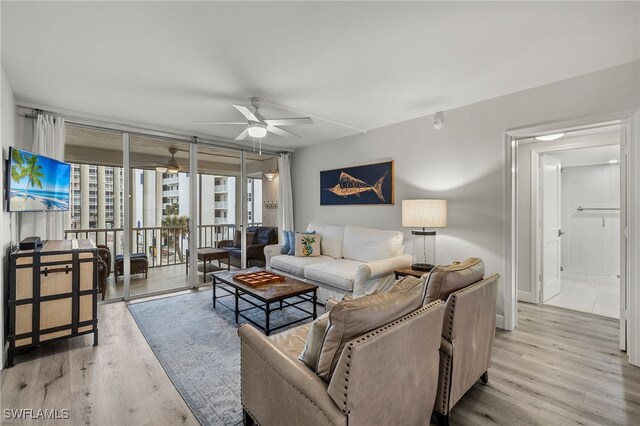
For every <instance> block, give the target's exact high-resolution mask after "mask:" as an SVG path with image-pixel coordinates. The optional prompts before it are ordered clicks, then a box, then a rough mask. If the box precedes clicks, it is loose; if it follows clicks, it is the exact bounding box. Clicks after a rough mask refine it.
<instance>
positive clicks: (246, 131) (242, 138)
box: [235, 129, 249, 141]
mask: <svg viewBox="0 0 640 426" xmlns="http://www.w3.org/2000/svg"><path fill="white" fill-rule="evenodd" d="M248 134H249V129H244V131H243V132H242V133H240V134H239V135H238V136H236V139H235V140H237V141H242V140H244V139H245V138H246V137H247V135H248Z"/></svg>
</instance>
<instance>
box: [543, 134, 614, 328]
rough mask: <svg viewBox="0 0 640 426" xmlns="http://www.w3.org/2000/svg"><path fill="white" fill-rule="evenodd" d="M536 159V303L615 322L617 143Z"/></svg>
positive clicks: (567, 151) (566, 151)
mask: <svg viewBox="0 0 640 426" xmlns="http://www.w3.org/2000/svg"><path fill="white" fill-rule="evenodd" d="M612 136H613V137H615V136H616V135H612ZM540 160H541V161H540V164H541V165H542V167H541V172H540V174H539V178H540V182H539V185H538V187H539V188H540V192H541V194H540V196H539V200H540V201H541V203H540V204H541V206H540V212H541V215H540V216H541V217H540V220H541V221H542V226H541V229H542V233H543V235H542V237H541V238H542V247H541V249H542V256H541V259H540V261H541V262H542V264H541V269H542V274H543V278H546V279H545V280H544V281H542V282H541V291H540V302H541V303H545V304H548V305H553V306H558V307H561V308H565V309H572V310H576V311H581V312H587V313H591V314H596V315H602V316H606V317H609V318H620V145H618V144H616V145H604V146H596V147H589V148H575V149H568V150H564V151H557V152H552V153H550V154H546V153H545V154H541V159H540ZM558 219H559V220H558Z"/></svg>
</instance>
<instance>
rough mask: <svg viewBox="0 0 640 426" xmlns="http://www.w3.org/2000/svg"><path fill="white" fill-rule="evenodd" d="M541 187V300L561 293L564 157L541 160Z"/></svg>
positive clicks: (543, 300)
mask: <svg viewBox="0 0 640 426" xmlns="http://www.w3.org/2000/svg"><path fill="white" fill-rule="evenodd" d="M540 168H541V173H540V190H541V192H542V193H541V197H540V199H541V200H542V203H541V204H542V205H541V206H540V207H541V213H542V215H541V216H542V221H541V222H542V223H541V226H542V265H541V266H542V268H541V271H542V273H541V275H542V276H541V284H542V289H541V292H540V297H541V302H545V301H547V300H549V299H551V298H552V297H554V296H557V295H558V294H560V256H561V253H562V250H561V248H562V246H561V235H562V231H561V229H560V222H561V221H560V217H561V203H560V182H561V178H562V168H561V165H560V160H558V159H557V158H553V157H551V156H549V155H546V154H545V155H542V157H541V162H540Z"/></svg>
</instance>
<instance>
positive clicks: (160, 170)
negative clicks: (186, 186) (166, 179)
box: [156, 166, 169, 173]
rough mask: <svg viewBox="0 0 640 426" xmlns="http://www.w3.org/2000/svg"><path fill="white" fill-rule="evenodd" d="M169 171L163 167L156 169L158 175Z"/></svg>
mask: <svg viewBox="0 0 640 426" xmlns="http://www.w3.org/2000/svg"><path fill="white" fill-rule="evenodd" d="M168 171H169V169H167V168H166V167H163V166H158V167H156V172H158V173H167V172H168Z"/></svg>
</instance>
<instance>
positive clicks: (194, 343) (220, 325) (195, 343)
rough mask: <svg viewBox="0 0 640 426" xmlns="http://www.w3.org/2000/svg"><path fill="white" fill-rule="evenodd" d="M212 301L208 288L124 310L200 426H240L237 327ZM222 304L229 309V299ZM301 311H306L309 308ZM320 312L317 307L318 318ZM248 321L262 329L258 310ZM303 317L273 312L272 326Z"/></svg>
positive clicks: (296, 313) (290, 311)
mask: <svg viewBox="0 0 640 426" xmlns="http://www.w3.org/2000/svg"><path fill="white" fill-rule="evenodd" d="M211 296H212V292H211V290H210V289H209V290H201V291H197V292H193V293H189V294H183V295H178V296H171V297H166V298H163V299H156V300H151V301H148V302H141V303H134V304H130V305H129V311H130V312H131V315H132V316H133V318H134V319H135V321H136V323H137V324H138V327H139V328H140V330H141V331H142V334H143V335H144V337H145V339H146V340H147V342H148V343H149V346H151V349H152V350H153V353H154V354H155V355H156V357H157V358H158V361H160V364H162V367H163V368H164V369H165V371H166V372H167V374H168V376H169V378H170V379H171V381H172V382H173V384H174V385H175V387H176V389H177V390H178V392H180V395H182V397H183V398H184V400H185V401H186V403H187V404H188V405H189V407H190V408H191V411H193V414H194V415H195V416H196V417H197V418H198V420H199V421H200V423H201V424H203V425H237V424H241V423H242V407H241V405H240V338H239V337H238V334H237V328H238V326H239V324H236V323H235V319H234V314H233V312H232V311H230V310H228V309H225V308H223V307H220V306H218V307H216V309H213V307H212V301H211ZM224 302H225V303H226V304H228V305H230V306H233V298H225V299H224ZM241 307H242V305H241ZM302 307H303V308H305V309H307V310H310V309H311V303H308V304H307V303H305V304H304V305H302ZM322 312H324V309H323V308H322V307H321V306H318V315H320V314H321V313H322ZM247 316H249V317H250V318H252V319H253V320H254V321H256V322H258V323H260V324H264V313H263V312H262V311H259V310H253V311H249V315H247ZM303 316H305V314H303V313H302V312H300V311H298V310H296V309H291V308H289V309H286V310H284V311H275V312H273V313H272V314H271V324H272V326H273V327H277V326H278V325H280V324H283V323H286V322H289V321H291V320H292V319H296V318H301V317H303ZM242 322H244V320H242V319H240V324H242ZM302 323H303V322H301V323H298V324H296V325H300V324H302ZM294 326H295V325H294ZM278 331H281V330H278Z"/></svg>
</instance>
